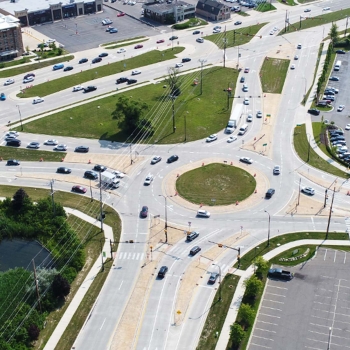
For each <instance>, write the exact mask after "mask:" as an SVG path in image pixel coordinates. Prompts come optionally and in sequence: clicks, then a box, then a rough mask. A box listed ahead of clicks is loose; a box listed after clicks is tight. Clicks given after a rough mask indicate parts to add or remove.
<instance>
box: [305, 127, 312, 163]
mask: <svg viewBox="0 0 350 350" xmlns="http://www.w3.org/2000/svg"><path fill="white" fill-rule="evenodd" d="M306 134H307V136H308V137H307V140H308V143H309V147H308V149H307V163H309V160H310V137H311V135H310V134H309V133H308V132H307V133H306Z"/></svg>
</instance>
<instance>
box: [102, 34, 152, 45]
mask: <svg viewBox="0 0 350 350" xmlns="http://www.w3.org/2000/svg"><path fill="white" fill-rule="evenodd" d="M140 39H144V40H148V38H146V37H145V36H135V37H134V38H130V39H124V40H118V41H111V42H109V43H105V44H101V46H102V47H104V46H110V45H119V44H125V45H127V44H126V43H129V42H132V43H134V42H135V41H139V40H140Z"/></svg>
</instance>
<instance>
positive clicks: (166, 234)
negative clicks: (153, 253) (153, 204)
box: [158, 194, 168, 243]
mask: <svg viewBox="0 0 350 350" xmlns="http://www.w3.org/2000/svg"><path fill="white" fill-rule="evenodd" d="M158 196H159V197H163V198H164V201H165V217H164V219H165V222H164V233H165V243H167V242H168V210H167V200H166V199H167V197H166V196H163V195H162V194H159V195H158Z"/></svg>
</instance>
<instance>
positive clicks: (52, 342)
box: [44, 208, 114, 350]
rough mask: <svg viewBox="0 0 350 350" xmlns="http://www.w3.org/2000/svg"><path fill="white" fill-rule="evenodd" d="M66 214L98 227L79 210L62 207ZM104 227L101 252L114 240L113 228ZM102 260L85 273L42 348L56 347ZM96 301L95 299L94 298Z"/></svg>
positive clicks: (97, 224)
mask: <svg viewBox="0 0 350 350" xmlns="http://www.w3.org/2000/svg"><path fill="white" fill-rule="evenodd" d="M64 210H65V211H66V213H67V214H69V215H70V214H71V215H75V216H77V217H79V218H80V219H82V220H85V221H87V222H89V223H90V224H92V225H95V226H97V227H100V225H101V224H100V221H98V220H96V219H94V218H92V217H90V216H88V215H86V214H84V213H82V212H80V211H77V210H75V209H71V208H64ZM103 229H104V235H105V244H104V246H103V252H108V251H109V250H110V246H109V242H110V240H112V241H113V240H114V238H113V230H112V228H111V227H110V226H108V225H106V224H103ZM106 256H107V254H106ZM106 256H104V257H103V261H105V260H106ZM101 267H102V262H101V259H100V257H99V258H98V259H97V260H96V261H95V263H94V265H93V266H92V267H91V269H90V271H89V273H88V274H87V276H86V278H85V280H84V281H83V283H82V284H81V285H80V287H79V289H78V290H77V292H76V294H75V295H74V298H73V299H72V301H71V302H70V304H69V306H68V308H67V310H66V312H65V313H64V315H63V316H62V318H61V320H60V322H59V323H58V324H57V326H56V328H55V330H54V332H53V333H52V334H51V337H50V339H49V341H48V342H47V343H46V345H45V348H44V350H54V349H55V348H56V345H57V343H58V342H59V340H60V339H61V337H62V335H63V333H64V331H65V330H66V328H67V327H68V325H69V322H70V321H71V319H72V317H73V315H74V313H75V312H76V310H77V309H78V307H79V305H80V303H81V301H82V300H83V298H84V296H85V294H86V293H87V292H88V290H89V287H90V285H91V284H92V282H93V281H94V279H95V277H96V275H98V274H99V272H100V271H101ZM95 302H96V300H95Z"/></svg>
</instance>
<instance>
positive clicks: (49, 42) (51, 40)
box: [46, 39, 56, 44]
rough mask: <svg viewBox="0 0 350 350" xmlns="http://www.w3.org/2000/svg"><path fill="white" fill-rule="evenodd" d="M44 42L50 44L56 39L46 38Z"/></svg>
mask: <svg viewBox="0 0 350 350" xmlns="http://www.w3.org/2000/svg"><path fill="white" fill-rule="evenodd" d="M46 42H47V43H48V44H52V43H55V42H56V39H47V40H46Z"/></svg>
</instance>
